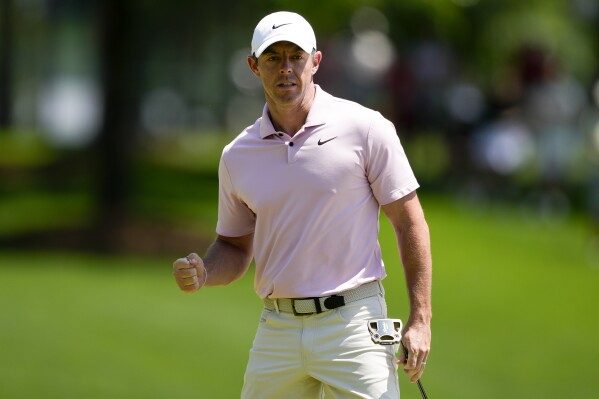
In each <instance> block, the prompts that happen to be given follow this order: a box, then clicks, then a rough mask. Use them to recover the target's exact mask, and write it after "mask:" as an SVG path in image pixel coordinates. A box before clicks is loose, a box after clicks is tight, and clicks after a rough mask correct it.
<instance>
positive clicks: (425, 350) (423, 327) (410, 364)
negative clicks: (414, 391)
mask: <svg viewBox="0 0 599 399" xmlns="http://www.w3.org/2000/svg"><path fill="white" fill-rule="evenodd" d="M401 340H402V343H403V345H404V347H405V348H406V349H407V350H408V356H407V358H406V355H405V354H404V352H403V350H402V351H401V354H400V356H399V360H398V361H397V363H398V364H403V365H404V372H405V373H406V374H407V375H408V377H409V378H410V382H416V381H418V380H419V379H420V377H422V373H424V367H425V366H426V359H427V358H428V354H429V352H430V347H431V329H430V326H429V325H427V324H424V323H420V324H414V325H408V326H406V329H405V331H404V334H403V337H402V339H401Z"/></svg>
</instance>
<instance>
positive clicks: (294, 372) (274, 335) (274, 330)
mask: <svg viewBox="0 0 599 399" xmlns="http://www.w3.org/2000/svg"><path fill="white" fill-rule="evenodd" d="M386 317H387V305H386V303H385V299H384V296H383V294H380V295H377V296H374V297H370V298H366V299H362V300H359V301H356V302H352V303H349V304H347V305H345V306H342V307H340V308H337V309H334V310H330V311H327V312H324V313H321V314H317V315H311V316H294V315H293V314H290V313H283V312H281V313H277V312H276V311H275V310H269V309H264V310H263V312H262V316H261V319H260V324H259V326H258V331H257V332H256V337H255V338H254V343H253V347H252V349H251V351H250V356H249V361H248V365H247V369H246V373H245V378H244V386H243V391H242V394H241V397H242V399H320V398H327V399H344V398H368V399H375V398H376V399H398V398H399V383H398V378H397V364H396V362H395V352H396V351H397V349H398V348H397V346H395V345H393V346H380V345H375V344H374V343H372V341H371V339H370V333H369V332H368V328H367V325H366V321H367V320H370V319H380V318H386Z"/></svg>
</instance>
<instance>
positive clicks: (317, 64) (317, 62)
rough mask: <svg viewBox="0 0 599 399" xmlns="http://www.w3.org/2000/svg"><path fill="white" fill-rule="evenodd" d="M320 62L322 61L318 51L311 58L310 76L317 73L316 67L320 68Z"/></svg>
mask: <svg viewBox="0 0 599 399" xmlns="http://www.w3.org/2000/svg"><path fill="white" fill-rule="evenodd" d="M320 61H322V53H321V52H320V51H315V52H314V55H313V56H312V75H314V74H315V73H316V71H318V67H320Z"/></svg>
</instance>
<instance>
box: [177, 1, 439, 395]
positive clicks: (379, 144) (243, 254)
mask: <svg viewBox="0 0 599 399" xmlns="http://www.w3.org/2000/svg"><path fill="white" fill-rule="evenodd" d="M321 60H322V53H321V52H320V51H317V50H316V39H315V36H314V32H313V30H312V27H311V26H310V24H309V23H308V22H307V21H306V20H305V19H304V18H303V17H301V16H300V15H298V14H295V13H289V12H277V13H274V14H270V15H268V16H266V17H264V18H263V19H262V20H261V21H260V22H259V23H258V25H257V27H256V29H255V31H254V36H253V38H252V54H251V55H250V56H249V57H248V65H249V67H250V69H251V70H252V72H253V73H254V75H256V76H257V77H258V78H259V79H260V80H261V82H262V86H263V88H264V94H265V97H266V105H265V107H264V111H263V114H262V117H261V118H259V119H258V120H257V121H256V122H255V123H254V124H253V125H252V126H249V127H248V128H246V129H245V130H244V131H243V132H242V133H241V134H240V135H239V136H238V137H237V138H236V139H234V140H233V141H232V142H231V143H230V144H229V145H228V146H226V147H225V149H224V150H223V154H222V158H221V162H220V166H219V185H220V191H219V210H218V223H217V227H216V231H217V238H216V240H215V241H214V243H213V245H212V246H211V247H210V248H209V249H208V252H207V254H206V255H205V257H204V258H203V259H202V258H200V257H199V256H198V255H196V254H190V255H188V256H187V257H185V258H181V259H178V260H176V261H175V262H174V264H173V274H174V276H175V278H176V281H177V284H178V285H179V287H180V288H181V289H182V290H183V291H185V292H189V293H191V292H195V291H197V290H198V289H200V288H202V287H204V286H216V285H224V284H229V283H231V282H233V281H234V280H236V279H238V278H240V277H241V276H242V275H243V274H244V273H245V272H246V271H247V269H248V267H249V265H250V262H251V260H252V258H254V259H255V264H256V269H255V289H256V292H257V294H258V295H259V296H260V297H261V298H263V300H264V304H265V306H264V310H263V312H262V316H261V319H260V323H259V326H258V331H257V333H256V337H255V339H254V343H253V346H252V350H251V351H250V357H249V361H248V365H247V370H246V375H245V379H244V386H243V392H242V397H243V398H259V399H265V398H272V399H280V398H286V399H288V398H297V399H309V398H320V397H322V396H323V395H324V396H326V397H331V398H350V397H351V398H355V397H360V398H398V397H399V384H398V381H397V374H396V371H397V364H398V363H400V364H403V367H404V370H405V372H406V373H407V374H408V376H409V378H410V380H411V381H412V382H415V381H416V380H418V379H419V378H420V376H421V375H422V373H423V371H424V365H425V364H426V359H427V356H428V353H429V348H430V339H431V333H430V320H431V304H430V295H431V294H430V291H431V268H432V266H431V254H430V243H429V233H428V227H427V224H426V222H425V219H424V215H423V212H422V208H421V206H420V204H419V201H418V197H417V196H416V192H415V190H416V188H417V187H418V183H417V182H416V179H415V177H414V175H413V173H412V171H411V169H410V166H409V164H408V161H407V159H406V156H405V154H404V152H403V149H402V147H401V144H400V142H399V139H398V137H397V134H396V132H395V129H394V127H393V125H392V124H391V123H390V122H389V121H387V120H386V119H384V118H383V117H382V116H381V115H380V114H379V113H378V112H375V111H372V110H369V109H367V108H364V107H362V106H360V105H358V104H356V103H353V102H349V101H345V100H341V99H338V98H335V97H333V96H331V95H329V94H327V93H326V92H324V91H323V90H322V89H321V88H320V87H319V86H318V85H316V84H315V83H314V81H313V76H314V74H315V73H316V71H317V70H318V67H319V65H320V62H321ZM380 208H382V209H383V212H384V213H385V215H386V216H387V217H388V218H389V220H390V221H391V223H392V224H393V226H394V228H395V233H396V235H397V240H398V246H399V250H400V254H401V259H402V263H403V266H404V270H405V275H406V282H407V287H408V293H409V299H410V317H409V319H408V321H407V323H406V327H405V329H404V333H403V342H404V344H405V345H406V347H407V349H408V351H409V356H408V358H407V359H405V358H404V356H403V355H400V358H399V360H398V361H396V360H395V349H397V348H392V347H389V346H388V347H384V346H379V345H374V344H373V343H372V342H371V339H370V335H369V332H368V330H367V326H366V321H367V320H369V319H377V318H385V317H386V312H387V309H386V304H385V300H384V292H383V289H382V285H381V283H380V281H381V280H382V279H383V278H384V277H385V275H386V274H385V269H384V266H383V262H382V259H381V251H380V247H379V244H378V222H379V220H378V216H379V209H380ZM301 298H307V299H301Z"/></svg>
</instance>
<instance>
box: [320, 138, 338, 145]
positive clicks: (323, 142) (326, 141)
mask: <svg viewBox="0 0 599 399" xmlns="http://www.w3.org/2000/svg"><path fill="white" fill-rule="evenodd" d="M336 138H337V136H335V137H333V138H332V139H328V140H324V141H322V139H319V140H318V145H323V144H326V143H328V142H329V141H331V140H335V139H336Z"/></svg>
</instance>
